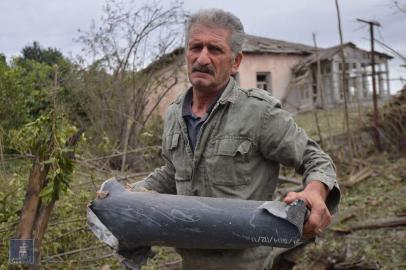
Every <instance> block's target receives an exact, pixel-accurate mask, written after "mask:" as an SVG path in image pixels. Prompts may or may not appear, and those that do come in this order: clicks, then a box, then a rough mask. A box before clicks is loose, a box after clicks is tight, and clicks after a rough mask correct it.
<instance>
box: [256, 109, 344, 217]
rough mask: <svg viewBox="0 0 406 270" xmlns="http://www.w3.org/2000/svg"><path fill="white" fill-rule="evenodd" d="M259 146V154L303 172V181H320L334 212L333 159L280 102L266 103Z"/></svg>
mask: <svg viewBox="0 0 406 270" xmlns="http://www.w3.org/2000/svg"><path fill="white" fill-rule="evenodd" d="M261 125H262V126H261V128H260V143H259V148H260V150H261V152H262V154H263V155H264V156H265V157H266V158H268V159H270V160H273V161H276V162H279V163H281V164H282V165H284V166H288V167H294V168H295V170H296V171H297V172H298V173H300V174H302V175H303V184H304V186H306V185H307V184H308V183H309V182H310V181H320V182H322V183H324V184H325V185H326V186H327V187H328V189H329V190H330V192H329V195H328V197H327V200H326V204H327V207H328V208H329V210H330V212H331V213H335V212H336V211H337V207H338V204H339V201H340V197H341V193H340V189H339V186H338V183H337V176H336V169H335V166H334V163H333V161H332V160H331V158H330V157H329V155H327V154H326V153H324V152H323V151H322V150H321V149H320V146H319V145H318V144H317V143H316V142H315V141H313V140H312V139H310V138H309V137H308V136H307V135H306V133H305V132H304V130H303V129H301V128H299V127H298V126H297V125H296V123H295V121H294V119H293V118H292V117H291V115H290V113H289V112H287V111H285V110H282V109H281V107H280V104H276V105H273V106H268V107H267V109H266V110H265V112H264V114H263V118H262V121H261Z"/></svg>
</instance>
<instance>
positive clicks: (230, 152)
mask: <svg viewBox="0 0 406 270" xmlns="http://www.w3.org/2000/svg"><path fill="white" fill-rule="evenodd" d="M214 147H215V149H214V153H213V157H212V158H210V159H209V161H208V163H209V164H208V169H209V170H208V174H209V177H210V180H211V182H212V183H213V184H214V185H223V186H239V185H246V184H248V183H249V181H250V174H251V171H250V167H251V166H250V154H251V152H252V151H251V149H252V142H251V141H249V140H248V139H243V138H224V139H220V140H217V141H216V143H215V146H214Z"/></svg>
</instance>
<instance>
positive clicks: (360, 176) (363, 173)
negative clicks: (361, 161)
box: [341, 167, 374, 187]
mask: <svg viewBox="0 0 406 270" xmlns="http://www.w3.org/2000/svg"><path fill="white" fill-rule="evenodd" d="M373 172H374V171H373V170H372V169H371V168H369V167H365V168H363V169H361V170H360V171H358V172H357V173H356V174H355V175H350V177H349V179H348V180H347V181H345V182H343V183H342V184H341V185H342V186H343V187H352V186H354V185H356V184H358V183H360V182H361V181H363V180H365V179H367V178H368V177H369V176H371V175H372V173H373Z"/></svg>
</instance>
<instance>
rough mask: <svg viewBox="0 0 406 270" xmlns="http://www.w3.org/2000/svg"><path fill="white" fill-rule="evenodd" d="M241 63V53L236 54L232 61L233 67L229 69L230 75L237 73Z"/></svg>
mask: <svg viewBox="0 0 406 270" xmlns="http://www.w3.org/2000/svg"><path fill="white" fill-rule="evenodd" d="M241 61H242V53H238V54H237V55H236V56H235V57H234V59H233V66H232V68H231V73H232V74H236V73H237V71H238V67H239V66H240V64H241Z"/></svg>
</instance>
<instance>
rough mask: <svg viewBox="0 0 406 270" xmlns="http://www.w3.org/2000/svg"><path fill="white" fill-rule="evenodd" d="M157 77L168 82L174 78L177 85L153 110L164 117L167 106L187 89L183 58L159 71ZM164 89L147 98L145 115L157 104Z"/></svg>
mask: <svg viewBox="0 0 406 270" xmlns="http://www.w3.org/2000/svg"><path fill="white" fill-rule="evenodd" d="M154 76H158V77H160V78H166V79H168V80H170V81H172V80H174V79H175V77H176V80H177V83H176V85H175V86H173V87H172V88H171V89H170V90H169V91H168V92H167V93H166V94H165V95H164V96H163V98H162V99H161V101H160V102H159V104H158V106H157V107H156V109H155V112H154V113H159V114H160V115H161V116H162V117H164V116H165V113H166V110H167V108H168V107H169V105H170V104H171V103H172V102H173V101H175V100H176V98H177V97H178V96H179V95H181V94H182V93H183V92H185V91H186V90H187V89H188V88H189V87H190V83H189V80H188V78H187V69H186V65H185V63H184V61H183V57H182V56H179V59H178V60H177V61H176V62H175V63H172V64H170V65H168V67H167V68H165V69H164V70H162V71H160V72H159V74H156V75H154ZM163 92H164V89H160V88H158V89H156V90H155V91H154V92H153V93H151V95H150V96H149V98H148V103H147V105H146V110H145V112H146V114H148V113H149V112H150V111H151V110H152V109H153V107H154V106H155V104H156V103H157V102H158V99H159V98H160V97H161V96H162V94H163Z"/></svg>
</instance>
